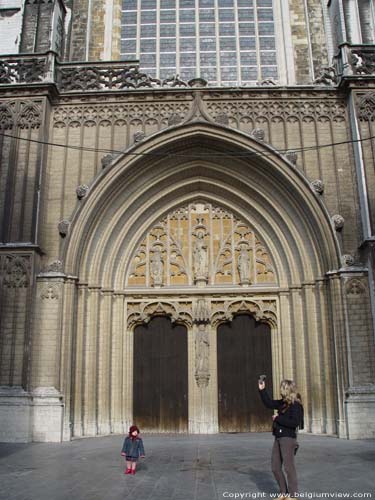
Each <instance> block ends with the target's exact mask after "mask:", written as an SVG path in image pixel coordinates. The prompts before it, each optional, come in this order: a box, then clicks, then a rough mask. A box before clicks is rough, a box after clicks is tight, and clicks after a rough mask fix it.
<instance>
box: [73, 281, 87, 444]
mask: <svg viewBox="0 0 375 500" xmlns="http://www.w3.org/2000/svg"><path fill="white" fill-rule="evenodd" d="M77 288H78V290H77V295H78V299H77V320H76V326H75V332H74V338H73V341H72V349H73V353H74V354H73V370H72V376H73V395H72V405H73V408H72V418H73V422H72V437H80V436H83V380H84V372H83V369H84V364H83V360H84V338H85V325H86V302H87V295H88V290H87V285H86V284H83V283H79V284H78V285H77Z"/></svg>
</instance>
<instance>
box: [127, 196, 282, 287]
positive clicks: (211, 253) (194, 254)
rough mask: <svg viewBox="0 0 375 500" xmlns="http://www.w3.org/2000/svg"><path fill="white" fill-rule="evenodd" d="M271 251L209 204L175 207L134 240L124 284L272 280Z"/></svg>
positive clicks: (231, 216)
mask: <svg viewBox="0 0 375 500" xmlns="http://www.w3.org/2000/svg"><path fill="white" fill-rule="evenodd" d="M275 282H276V275H275V271H274V266H273V263H272V261H271V258H270V255H269V253H268V251H267V249H266V248H265V246H264V245H263V243H262V242H261V240H260V239H259V237H258V236H257V235H256V234H255V233H254V231H253V230H252V229H251V227H250V226H249V225H248V224H247V223H245V222H244V221H242V220H240V219H239V218H238V217H237V216H236V215H234V214H233V213H231V212H229V211H228V210H225V209H223V208H222V207H218V206H214V205H212V204H210V203H204V202H197V203H191V204H189V205H186V206H183V207H180V208H178V209H177V210H175V211H173V212H171V213H169V214H168V215H167V216H166V217H165V218H164V219H163V220H160V221H159V222H158V223H157V224H155V225H154V226H153V227H152V228H151V229H150V230H149V232H148V233H147V235H146V237H145V238H144V239H143V240H142V241H141V243H140V244H139V246H138V248H137V250H136V252H135V254H134V256H133V258H132V261H131V266H130V269H129V271H128V274H127V282H126V286H127V287H149V286H153V287H162V286H163V287H167V286H194V285H198V286H206V285H207V286H214V285H240V286H248V285H256V284H263V283H267V284H270V283H275Z"/></svg>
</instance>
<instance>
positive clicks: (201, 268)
mask: <svg viewBox="0 0 375 500" xmlns="http://www.w3.org/2000/svg"><path fill="white" fill-rule="evenodd" d="M207 260H208V259H207V245H206V244H205V241H204V233H203V232H201V231H200V232H199V233H198V234H197V239H196V240H195V245H194V271H195V277H196V278H205V277H206V276H207Z"/></svg>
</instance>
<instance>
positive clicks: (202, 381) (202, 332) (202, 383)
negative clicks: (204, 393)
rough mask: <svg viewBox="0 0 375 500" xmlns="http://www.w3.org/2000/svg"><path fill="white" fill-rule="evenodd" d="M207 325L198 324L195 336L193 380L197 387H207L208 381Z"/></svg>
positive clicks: (208, 345) (208, 343) (208, 342)
mask: <svg viewBox="0 0 375 500" xmlns="http://www.w3.org/2000/svg"><path fill="white" fill-rule="evenodd" d="M208 328H209V327H208V325H205V324H204V323H200V324H199V325H198V329H197V332H196V336H195V380H196V382H197V385H198V387H200V388H203V387H207V386H208V383H209V380H210V368H209V359H210V337H209V332H208Z"/></svg>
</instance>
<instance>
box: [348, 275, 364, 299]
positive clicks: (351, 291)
mask: <svg viewBox="0 0 375 500" xmlns="http://www.w3.org/2000/svg"><path fill="white" fill-rule="evenodd" d="M345 291H346V294H347V295H349V296H351V297H352V298H361V296H362V295H364V294H365V292H366V288H365V286H364V284H363V283H362V282H361V281H360V280H359V279H357V278H354V279H351V280H349V281H348V282H347V283H346V285H345Z"/></svg>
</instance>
